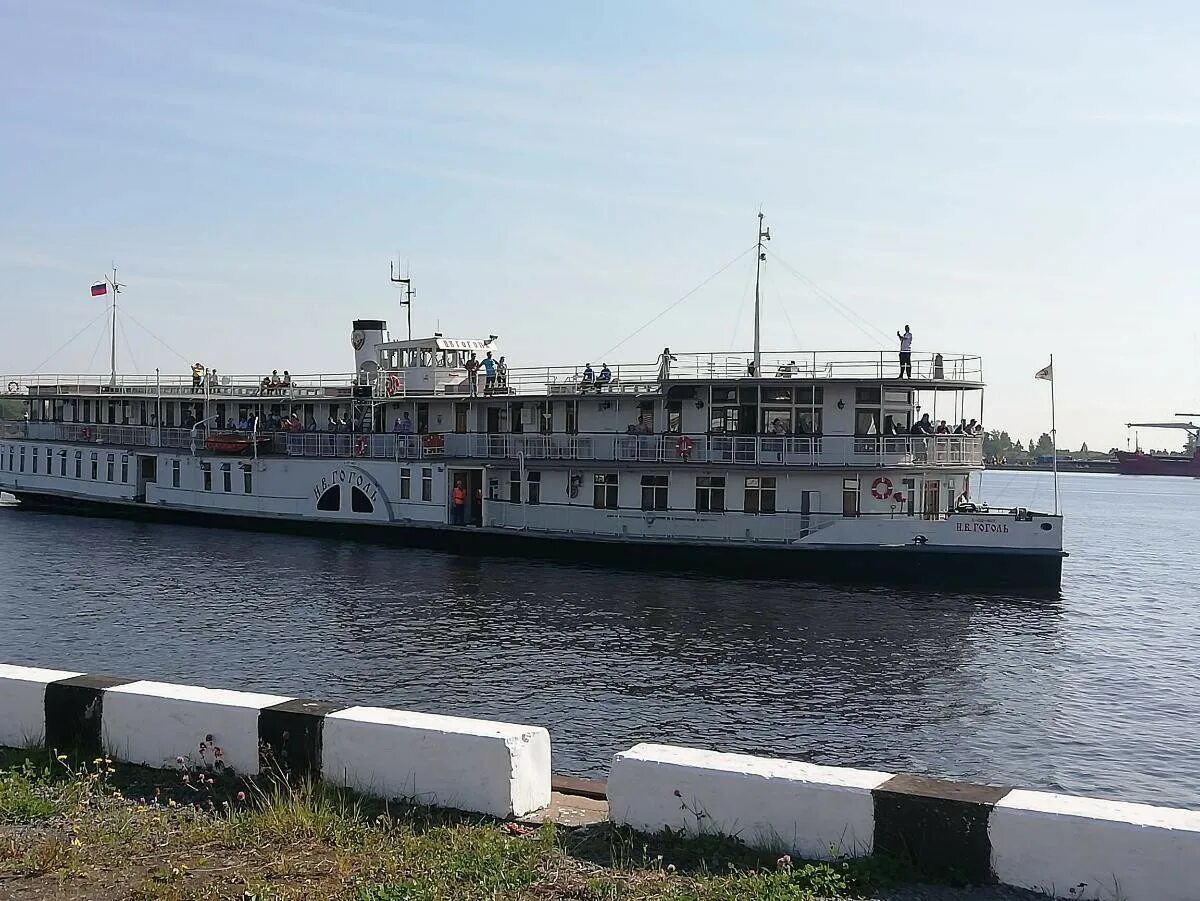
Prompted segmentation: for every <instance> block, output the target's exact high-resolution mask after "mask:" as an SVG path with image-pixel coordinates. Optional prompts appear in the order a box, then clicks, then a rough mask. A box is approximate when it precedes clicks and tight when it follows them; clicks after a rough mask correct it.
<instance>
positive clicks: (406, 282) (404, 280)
mask: <svg viewBox="0 0 1200 901" xmlns="http://www.w3.org/2000/svg"><path fill="white" fill-rule="evenodd" d="M397 271H399V272H404V267H403V266H402V265H397V266H393V265H392V263H391V261H390V260H389V261H388V276H389V277H390V278H391V280H392V284H395V285H403V286H404V288H403V290H402V291H401V293H400V306H402V307H404V308H405V312H407V313H408V340H409V341H411V340H412V299H413V295H414V294H416V293H417V292H416V291H414V290H413V286H412V278H411V276H408V275H397V274H396V272H397Z"/></svg>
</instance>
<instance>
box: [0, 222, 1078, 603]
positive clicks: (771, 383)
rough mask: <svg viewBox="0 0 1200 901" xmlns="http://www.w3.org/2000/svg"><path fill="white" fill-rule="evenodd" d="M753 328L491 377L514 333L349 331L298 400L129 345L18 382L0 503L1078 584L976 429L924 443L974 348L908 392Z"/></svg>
mask: <svg viewBox="0 0 1200 901" xmlns="http://www.w3.org/2000/svg"><path fill="white" fill-rule="evenodd" d="M763 236H766V235H765V232H764V233H763ZM761 241H762V238H761V237H760V241H759V245H760V250H761ZM761 258H762V257H761V253H760V259H761ZM113 284H114V288H115V287H116V285H115V280H114V283H113ZM755 336H756V340H755V348H754V350H753V351H752V352H749V353H745V354H727V353H679V354H674V355H671V357H663V358H660V359H659V361H658V362H655V363H642V364H638V363H633V364H624V365H618V366H613V367H611V369H610V373H609V377H608V378H607V379H603V378H600V374H599V367H597V368H596V371H595V372H594V373H593V375H594V376H595V377H594V378H592V379H588V378H587V377H586V376H587V374H586V372H585V371H584V368H583V367H582V366H565V367H563V366H560V367H542V368H519V367H513V368H512V369H509V370H508V371H507V373H506V374H505V376H504V377H498V378H497V379H496V380H495V381H492V382H489V381H488V380H487V378H486V376H485V373H484V371H483V370H482V369H481V370H479V371H477V372H475V373H474V375H473V376H472V375H471V374H469V373H470V372H471V366H470V365H469V364H470V361H471V358H472V356H474V357H475V359H477V360H483V359H485V358H486V357H487V355H488V354H489V353H490V354H491V355H492V358H493V359H494V360H498V359H499V357H500V347H499V342H498V338H497V337H496V336H494V335H493V336H488V337H484V338H471V337H449V336H446V335H443V334H434V335H432V336H430V337H428V338H418V339H412V338H408V339H404V340H394V339H393V338H392V337H391V336H390V335H389V333H388V330H387V325H386V323H385V322H383V321H382V320H358V321H355V322H354V323H353V328H352V329H351V330H350V333H349V336H348V337H349V344H350V349H351V350H352V351H353V354H354V369H353V371H351V372H346V373H342V374H333V375H331V374H320V375H294V376H291V377H290V379H288V380H287V383H286V384H283V383H274V384H272V383H271V382H270V381H268V382H267V383H266V384H264V381H263V379H262V378H261V376H259V375H252V376H234V375H224V374H221V375H219V376H217V377H215V378H214V377H212V376H211V374H206V375H205V377H204V378H202V379H199V380H195V379H193V378H192V376H191V375H190V374H186V375H182V376H177V377H158V376H157V375H156V376H153V377H136V376H127V375H118V374H117V373H116V365H115V343H114V358H113V367H112V372H111V373H110V374H109V375H108V376H75V375H71V376H44V375H38V376H11V377H9V380H8V393H9V395H10V396H11V397H13V398H20V399H22V400H23V401H25V407H26V409H27V413H26V414H25V416H24V417H22V418H21V419H18V420H8V421H4V422H0V489H3V490H5V491H8V492H11V493H12V494H13V495H15V496H16V497H17V498H18V499H19V500H20V501H21V504H22V505H23V506H29V507H50V508H56V509H60V510H65V511H68V512H90V513H102V514H106V515H127V516H136V517H147V518H154V519H163V520H181V521H186V522H192V523H199V524H204V525H213V526H220V525H237V526H248V527H254V528H273V529H281V530H292V531H305V532H323V533H354V534H356V535H360V536H362V537H365V538H367V539H369V540H372V541H378V542H389V543H392V542H394V543H398V544H408V545H419V546H431V547H437V548H443V549H449V550H453V551H460V552H467V553H514V554H533V555H555V556H567V557H573V558H588V559H592V560H595V561H598V562H601V563H605V564H613V565H631V564H640V563H648V564H651V565H654V566H658V567H666V568H674V569H677V570H679V571H681V572H690V571H692V570H696V569H705V570H707V569H714V568H719V569H721V570H724V571H727V572H731V573H734V574H737V575H742V576H748V577H759V576H762V577H768V576H782V577H786V578H790V579H795V580H802V581H809V580H827V579H834V580H854V581H860V582H868V583H871V584H874V585H879V586H893V585H899V584H904V583H913V582H923V583H932V584H935V585H938V586H942V587H948V588H951V587H963V588H971V589H977V588H987V587H997V586H1013V587H1026V588H1038V589H1044V588H1049V589H1057V587H1058V585H1059V581H1060V577H1061V570H1062V558H1063V556H1064V554H1063V550H1062V547H1063V544H1062V519H1061V517H1060V516H1058V515H1055V514H1048V513H1040V512H1034V511H1031V510H1026V509H1014V510H998V509H987V508H985V507H984V506H982V505H978V504H975V503H973V502H972V490H973V488H974V487H975V486H976V485H977V484H978V478H979V475H980V474H981V473H982V437H981V436H979V435H972V434H940V435H916V434H912V433H911V432H912V426H913V424H914V422H916V421H918V420H919V419H920V418H921V417H922V415H923V414H931V418H932V419H933V420H934V421H937V420H938V419H945V420H948V421H950V422H957V421H958V419H959V418H960V417H962V418H965V417H966V416H967V415H968V412H970V413H974V412H976V411H978V410H981V409H982V396H983V389H984V383H983V371H982V363H981V361H980V359H979V357H977V356H973V355H970V354H949V353H947V354H940V353H939V354H927V355H922V354H917V353H914V354H913V355H912V361H911V370H909V371H906V372H905V373H904V375H903V377H901V376H900V370H899V364H898V361H897V359H896V356H895V355H894V354H892V353H884V352H880V351H868V352H853V353H830V352H819V351H811V350H810V351H795V352H789V353H782V354H780V353H763V352H762V351H761V346H760V341H759V328H758V315H757V304H756V316H755ZM197 381H198V382H199V384H196V382H197ZM968 408H969V409H968ZM289 418H290V419H289ZM980 418H982V417H980ZM279 421H288V422H289V425H288V426H287V427H274V428H270V427H268V425H267V424H268V423H275V422H279ZM243 423H248V424H249V426H248V427H247V428H246V429H244V430H239V429H238V428H236V426H238V425H241V424H243ZM331 423H337V424H338V425H337V426H336V427H331V425H330V424H331ZM343 423H344V424H345V425H344V426H343V425H342V424H343ZM230 424H233V426H234V428H231V427H230ZM459 501H461V503H458V502H459Z"/></svg>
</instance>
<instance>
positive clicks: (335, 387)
mask: <svg viewBox="0 0 1200 901" xmlns="http://www.w3.org/2000/svg"><path fill="white" fill-rule="evenodd" d="M674 356H675V359H674V360H673V361H671V362H670V365H669V367H668V368H667V370H666V372H665V373H664V372H663V371H662V369H661V368H660V365H659V364H658V363H621V364H615V365H613V366H611V367H610V370H611V378H610V379H609V380H608V381H606V382H603V383H598V382H595V381H593V382H588V383H585V382H584V381H583V376H584V368H585V367H584V364H583V363H580V364H577V365H566V366H531V367H511V368H509V370H508V374H507V377H506V378H505V379H497V381H496V382H495V383H494V385H493V390H494V392H495V393H496V394H497V395H499V396H504V395H546V394H576V393H579V392H580V391H588V392H603V393H612V394H635V395H636V394H650V393H653V392H656V391H661V390H662V388H663V386H664V384H669V383H671V382H690V381H706V382H713V381H718V382H719V381H733V380H739V379H745V378H749V377H752V374H751V373H750V371H749V370H750V364H751V362H752V361H753V354H752V353H750V352H740V353H679V354H675V355H674ZM793 364H794V365H793ZM592 370H593V374H594V375H595V376H596V377H598V376H599V375H600V371H601V363H594V364H592ZM389 374H394V375H397V376H398V377H399V378H400V380H401V390H400V391H397V392H394V393H393V394H392V395H388V394H387V392H386V388H385V385H386V376H387V375H389ZM403 374H404V370H394V371H391V370H389V371H385V372H381V373H380V374H379V375H378V376H377V377H376V378H375V379H373V382H372V384H373V387H374V395H375V397H376V398H377V399H380V398H383V399H387V398H388V397H389V396H391V397H404V396H427V395H418V394H417V393H416V392H410V390H409V386H408V385H406V384H404V376H403ZM458 375H461V378H459V379H456V378H455V376H458ZM664 375H665V380H664V379H663V376H664ZM898 375H899V362H898V357H897V354H896V352H894V351H882V350H873V351H815V350H813V351H784V352H771V353H766V354H763V355H762V369H761V371H760V372H758V373H756V374H754V375H753V377H756V378H759V379H767V380H773V379H776V378H778V379H787V380H789V381H791V382H796V383H799V382H804V381H811V382H818V383H819V382H822V381H828V380H831V379H849V380H862V381H874V380H884V379H892V378H896V377H897V376H898ZM290 378H291V382H290V384H289V385H286V386H283V385H280V386H275V387H267V388H264V387H263V386H262V379H263V376H262V375H245V374H229V375H226V374H224V373H218V376H217V380H216V383H215V384H207V382H206V383H205V384H202V385H201V386H199V387H197V386H195V385H194V384H193V381H192V377H191V375H190V374H183V375H176V374H168V375H162V376H155V375H118V376H117V377H116V379H115V380H113V379H111V378H110V376H107V375H86V374H73V373H49V374H48V373H36V374H28V375H20V374H18V375H9V376H0V384H5V385H7V390H8V393H9V395H11V396H16V397H27V396H29V394H30V392H31V390H32V391H33V392H34V393H35V396H39V397H46V396H53V395H71V394H80V393H87V394H99V395H117V396H120V395H123V394H131V395H132V394H150V395H154V394H158V393H161V394H162V396H164V397H179V396H186V397H195V398H200V397H203V396H205V395H209V396H212V397H230V396H232V397H245V398H257V397H261V398H282V399H292V400H305V399H310V398H311V399H317V398H321V397H329V396H334V397H343V396H349V395H350V393H351V392H352V389H353V387H354V385H355V384H356V383H357V382H358V380H359V378H360V377H359V376H358V375H356V374H355V373H352V372H343V373H296V374H293V375H291V376H290ZM477 379H478V384H477V386H476V388H477V391H476V393H477V394H480V395H482V394H484V393H485V391H486V390H487V383H486V379H485V377H484V375H483V373H482V372H480V373H479V374H478V376H477ZM906 380H911V381H915V382H927V383H930V384H936V383H942V382H946V383H950V384H953V385H960V386H982V384H983V361H982V358H981V357H979V356H977V355H975V354H958V353H955V354H932V353H914V354H912V374H911V378H909V377H906ZM433 383H434V385H435V387H434V388H433V390H432V391H430V392H429V393H428V396H441V395H451V396H465V395H469V394H470V393H471V392H470V384H469V382H468V380H467V377H466V374H465V372H464V371H463V370H461V369H452V368H444V367H443V368H438V369H437V370H435V371H434V378H433ZM14 386H15V387H14Z"/></svg>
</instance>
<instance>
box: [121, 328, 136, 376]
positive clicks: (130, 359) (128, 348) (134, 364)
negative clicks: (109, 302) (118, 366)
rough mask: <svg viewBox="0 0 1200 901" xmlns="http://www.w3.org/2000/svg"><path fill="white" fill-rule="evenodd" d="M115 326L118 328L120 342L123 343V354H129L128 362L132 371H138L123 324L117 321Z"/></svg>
mask: <svg viewBox="0 0 1200 901" xmlns="http://www.w3.org/2000/svg"><path fill="white" fill-rule="evenodd" d="M117 326H118V327H119V328H120V330H121V331H120V334H121V340H122V341H123V342H125V352H126V353H127V354H129V361H130V362H131V363H133V371H134V372H137V371H138V370H139V367H138V361H137V358H136V357H134V355H133V347H132V346H131V345H130V344H129V336H128V335H126V334H125V323H123V322H121V321H120V320H117Z"/></svg>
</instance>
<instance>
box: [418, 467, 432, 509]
mask: <svg viewBox="0 0 1200 901" xmlns="http://www.w3.org/2000/svg"><path fill="white" fill-rule="evenodd" d="M421 500H423V501H431V500H433V469H432V468H431V467H425V468H423V469H422V470H421Z"/></svg>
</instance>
